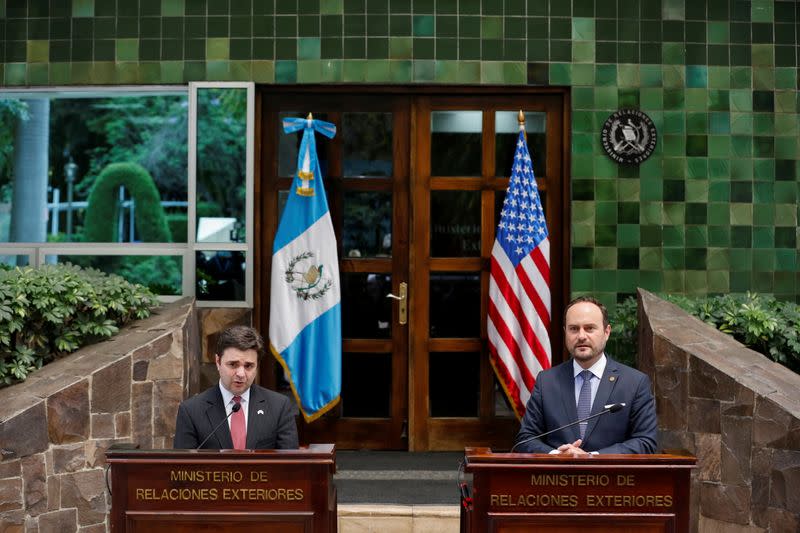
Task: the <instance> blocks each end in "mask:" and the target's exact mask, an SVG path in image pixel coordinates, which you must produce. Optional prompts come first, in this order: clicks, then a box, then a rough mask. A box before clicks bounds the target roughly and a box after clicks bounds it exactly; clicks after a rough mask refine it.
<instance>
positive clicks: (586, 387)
mask: <svg viewBox="0 0 800 533" xmlns="http://www.w3.org/2000/svg"><path fill="white" fill-rule="evenodd" d="M580 376H581V378H583V385H581V393H580V395H579V396H578V420H582V419H584V418H586V417H587V416H589V413H591V412H592V385H591V384H590V380H591V379H592V373H591V372H589V371H588V370H584V371H582V372H581V373H580ZM587 425H589V422H581V423H580V431H581V439H583V436H584V435H585V434H586V426H587Z"/></svg>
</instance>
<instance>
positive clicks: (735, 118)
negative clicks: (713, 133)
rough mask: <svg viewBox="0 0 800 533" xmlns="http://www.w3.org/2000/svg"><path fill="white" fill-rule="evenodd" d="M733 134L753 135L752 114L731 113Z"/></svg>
mask: <svg viewBox="0 0 800 533" xmlns="http://www.w3.org/2000/svg"><path fill="white" fill-rule="evenodd" d="M731 133H732V134H734V135H752V133H753V115H752V114H750V113H731Z"/></svg>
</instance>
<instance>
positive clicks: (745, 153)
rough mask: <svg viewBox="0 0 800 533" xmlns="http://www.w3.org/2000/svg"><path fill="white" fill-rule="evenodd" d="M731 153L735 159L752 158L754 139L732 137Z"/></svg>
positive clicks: (742, 136)
mask: <svg viewBox="0 0 800 533" xmlns="http://www.w3.org/2000/svg"><path fill="white" fill-rule="evenodd" d="M731 152H732V154H733V156H734V157H752V155H753V139H752V137H750V136H749V135H733V136H731Z"/></svg>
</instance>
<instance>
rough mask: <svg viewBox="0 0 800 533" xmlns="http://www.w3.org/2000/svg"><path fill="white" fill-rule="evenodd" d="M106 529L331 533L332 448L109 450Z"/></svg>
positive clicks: (333, 504) (333, 501) (154, 532)
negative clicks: (109, 512)
mask: <svg viewBox="0 0 800 533" xmlns="http://www.w3.org/2000/svg"><path fill="white" fill-rule="evenodd" d="M106 460H107V462H108V464H109V465H110V467H111V490H112V497H111V531H113V532H115V533H123V532H125V533H133V532H144V531H146V532H148V533H160V532H164V533H182V532H186V533H188V532H194V531H201V530H202V531H212V530H213V531H215V532H219V533H222V532H226V531H236V532H237V533H241V532H242V531H247V532H260V531H271V532H274V531H280V532H287V533H294V532H302V533H312V532H313V533H323V532H326V533H327V532H335V531H336V488H335V486H334V484H333V474H334V473H335V471H336V456H335V447H334V445H333V444H312V445H311V446H309V447H308V448H301V449H299V450H221V451H214V450H199V451H195V450H119V449H115V450H109V451H108V452H107V453H106Z"/></svg>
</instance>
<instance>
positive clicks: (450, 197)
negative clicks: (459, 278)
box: [431, 191, 481, 257]
mask: <svg viewBox="0 0 800 533" xmlns="http://www.w3.org/2000/svg"><path fill="white" fill-rule="evenodd" d="M480 254H481V193H480V191H433V192H431V256H433V257H477V256H479V255H480Z"/></svg>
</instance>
